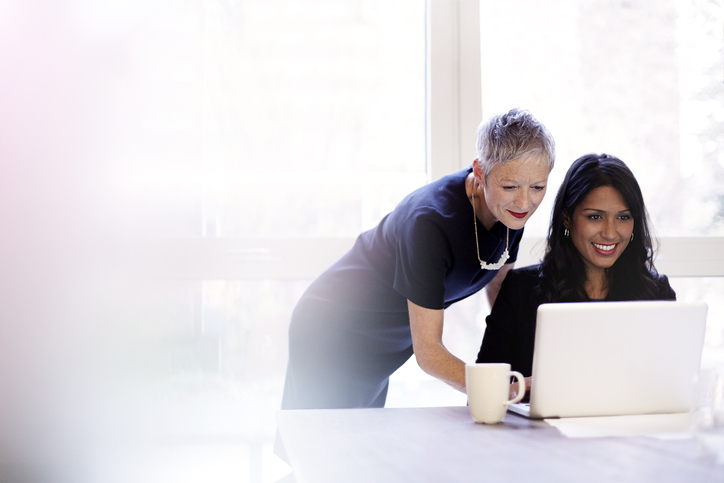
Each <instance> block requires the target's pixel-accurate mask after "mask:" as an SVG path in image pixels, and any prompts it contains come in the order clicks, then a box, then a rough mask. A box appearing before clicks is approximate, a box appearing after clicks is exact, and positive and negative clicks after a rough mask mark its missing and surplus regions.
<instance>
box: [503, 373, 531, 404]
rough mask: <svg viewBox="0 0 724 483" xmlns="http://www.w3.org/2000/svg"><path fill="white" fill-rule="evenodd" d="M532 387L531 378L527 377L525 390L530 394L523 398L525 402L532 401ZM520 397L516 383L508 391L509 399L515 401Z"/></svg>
mask: <svg viewBox="0 0 724 483" xmlns="http://www.w3.org/2000/svg"><path fill="white" fill-rule="evenodd" d="M530 385H531V378H530V377H526V378H525V390H526V392H528V394H526V395H525V397H523V401H527V400H528V399H530ZM517 395H518V381H515V382H514V383H512V384H511V385H510V389H509V390H508V399H509V400H510V399H515V397H516V396H517Z"/></svg>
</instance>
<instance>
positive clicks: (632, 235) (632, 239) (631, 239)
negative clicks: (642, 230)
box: [631, 232, 633, 241]
mask: <svg viewBox="0 0 724 483" xmlns="http://www.w3.org/2000/svg"><path fill="white" fill-rule="evenodd" d="M631 241H633V232H631Z"/></svg>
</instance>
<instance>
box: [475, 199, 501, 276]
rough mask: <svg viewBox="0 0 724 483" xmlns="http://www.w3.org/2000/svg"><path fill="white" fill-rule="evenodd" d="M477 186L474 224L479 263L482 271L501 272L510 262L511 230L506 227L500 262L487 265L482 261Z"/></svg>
mask: <svg viewBox="0 0 724 483" xmlns="http://www.w3.org/2000/svg"><path fill="white" fill-rule="evenodd" d="M474 190H475V186H473V191H472V195H473V223H474V224H475V225H474V226H475V250H476V251H477V253H478V261H479V262H480V269H481V270H500V269H501V268H503V265H505V262H506V261H508V258H509V257H510V254H509V253H508V240H509V238H510V228H508V227H507V226H506V227H505V251H504V252H503V253H502V254H501V255H500V260H498V262H497V263H487V262H484V261H483V260H481V259H480V243H479V242H478V216H477V215H476V214H475V191H474Z"/></svg>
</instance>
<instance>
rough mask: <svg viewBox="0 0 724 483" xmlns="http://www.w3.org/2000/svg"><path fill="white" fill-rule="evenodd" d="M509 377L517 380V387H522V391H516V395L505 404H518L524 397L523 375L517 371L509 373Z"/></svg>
mask: <svg viewBox="0 0 724 483" xmlns="http://www.w3.org/2000/svg"><path fill="white" fill-rule="evenodd" d="M510 375H511V376H514V377H515V378H516V379H517V380H518V387H522V388H523V390H522V391H518V395H517V396H515V397H514V398H513V399H511V400H510V401H508V402H507V403H506V404H514V403H517V402H520V400H521V399H523V396H525V378H524V377H523V374H521V373H520V372H518V371H510Z"/></svg>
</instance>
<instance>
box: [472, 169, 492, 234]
mask: <svg viewBox="0 0 724 483" xmlns="http://www.w3.org/2000/svg"><path fill="white" fill-rule="evenodd" d="M465 193H466V194H467V196H468V199H469V200H470V204H471V205H472V206H473V208H474V209H475V216H476V217H477V218H478V220H479V221H480V223H482V224H483V226H484V227H485V229H486V230H488V231H490V230H491V229H492V228H493V226H495V223H497V221H498V220H497V219H496V218H495V216H493V214H492V213H491V212H490V210H489V209H488V205H487V204H486V203H485V190H484V189H483V187H482V186H481V185H480V184H479V183H478V180H477V179H476V178H475V175H474V174H473V173H470V174H468V176H467V178H465Z"/></svg>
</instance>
